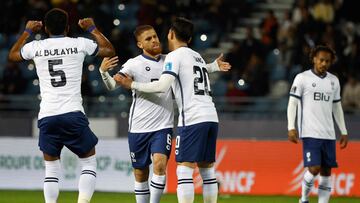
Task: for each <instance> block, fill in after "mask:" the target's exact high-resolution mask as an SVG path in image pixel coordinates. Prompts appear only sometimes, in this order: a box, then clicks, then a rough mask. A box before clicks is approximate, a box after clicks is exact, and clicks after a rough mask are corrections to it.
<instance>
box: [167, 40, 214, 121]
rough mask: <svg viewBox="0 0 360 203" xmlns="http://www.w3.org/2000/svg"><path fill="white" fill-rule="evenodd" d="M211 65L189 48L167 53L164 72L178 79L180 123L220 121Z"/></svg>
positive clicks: (177, 97) (175, 82)
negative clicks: (214, 96)
mask: <svg viewBox="0 0 360 203" xmlns="http://www.w3.org/2000/svg"><path fill="white" fill-rule="evenodd" d="M208 68H209V66H207V65H206V63H205V61H204V59H203V58H202V57H201V56H200V54H199V53H197V52H195V51H194V50H192V49H190V48H188V47H181V48H178V49H176V50H174V51H172V52H170V53H169V54H168V55H167V56H166V58H165V62H164V68H163V74H171V75H173V76H174V77H175V78H176V79H175V81H174V83H173V84H172V89H173V92H174V95H175V100H176V103H177V106H178V108H179V123H178V126H188V125H193V124H197V123H202V122H218V116H217V113H216V109H215V105H214V103H213V101H212V97H211V88H210V80H209V73H208V72H211V71H209V70H208Z"/></svg>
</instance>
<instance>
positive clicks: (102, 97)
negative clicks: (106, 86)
mask: <svg viewBox="0 0 360 203" xmlns="http://www.w3.org/2000/svg"><path fill="white" fill-rule="evenodd" d="M105 100H106V98H105V97H104V96H103V95H101V96H99V102H101V103H103V102H105Z"/></svg>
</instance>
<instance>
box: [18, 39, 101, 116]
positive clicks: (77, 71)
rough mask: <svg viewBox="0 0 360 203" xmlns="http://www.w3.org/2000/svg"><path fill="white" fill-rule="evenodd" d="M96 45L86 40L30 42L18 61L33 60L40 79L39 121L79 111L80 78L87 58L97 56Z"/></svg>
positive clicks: (80, 98) (81, 108) (80, 103)
mask: <svg viewBox="0 0 360 203" xmlns="http://www.w3.org/2000/svg"><path fill="white" fill-rule="evenodd" d="M97 48H98V46H97V44H96V43H95V42H94V41H92V40H89V39H86V38H82V37H79V38H70V37H63V36H60V37H52V38H48V39H44V40H38V41H32V42H29V43H27V44H25V45H24V47H22V49H21V57H22V58H23V59H25V60H31V59H32V60H33V61H34V62H35V66H36V73H37V75H38V77H39V84H40V93H41V103H40V112H39V115H38V119H41V118H43V117H47V116H54V115H59V114H64V113H67V112H72V111H82V112H84V108H83V106H82V97H81V78H82V68H83V61H84V58H85V56H86V55H95V54H96V53H97Z"/></svg>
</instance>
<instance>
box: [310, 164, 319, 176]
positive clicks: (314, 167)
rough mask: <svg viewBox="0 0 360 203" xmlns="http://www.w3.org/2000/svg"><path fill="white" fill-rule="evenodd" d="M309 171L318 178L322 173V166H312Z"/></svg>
mask: <svg viewBox="0 0 360 203" xmlns="http://www.w3.org/2000/svg"><path fill="white" fill-rule="evenodd" d="M308 170H309V172H310V173H311V174H312V175H314V176H316V175H318V174H319V173H320V166H311V167H309V169H308Z"/></svg>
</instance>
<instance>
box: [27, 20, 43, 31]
mask: <svg viewBox="0 0 360 203" xmlns="http://www.w3.org/2000/svg"><path fill="white" fill-rule="evenodd" d="M41 28H42V22H41V21H35V20H29V21H28V22H27V23H26V26H25V29H29V30H31V31H32V32H34V33H35V32H39V31H40V30H41Z"/></svg>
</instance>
